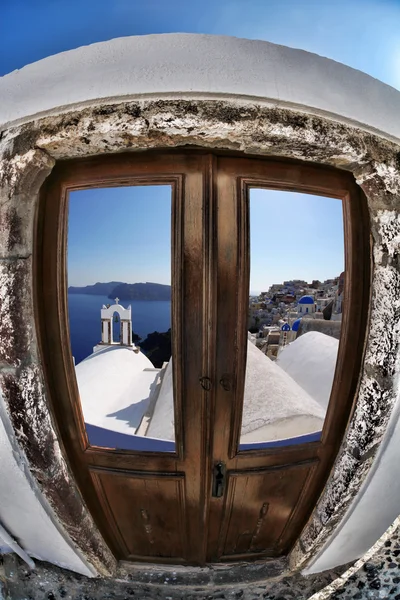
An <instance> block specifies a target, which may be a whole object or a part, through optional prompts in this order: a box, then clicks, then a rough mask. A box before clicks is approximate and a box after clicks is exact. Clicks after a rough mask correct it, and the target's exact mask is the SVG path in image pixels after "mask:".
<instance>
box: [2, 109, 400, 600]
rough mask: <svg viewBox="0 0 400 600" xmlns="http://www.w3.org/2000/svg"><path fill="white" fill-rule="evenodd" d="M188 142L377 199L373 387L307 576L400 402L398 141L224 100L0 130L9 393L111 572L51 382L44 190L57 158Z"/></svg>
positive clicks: (360, 407)
mask: <svg viewBox="0 0 400 600" xmlns="http://www.w3.org/2000/svg"><path fill="white" fill-rule="evenodd" d="M187 145H191V146H198V147H202V148H224V149H228V150H235V151H241V152H243V153H248V154H253V155H263V156H276V157H288V158H294V159H301V160H304V161H312V162H317V163H321V164H325V165H332V166H336V167H341V168H345V169H348V170H350V171H352V172H353V173H354V175H355V177H356V179H357V181H358V183H359V185H360V186H361V187H362V189H363V190H364V192H365V194H366V196H367V198H368V206H369V211H370V219H371V233H372V236H373V245H374V256H373V269H372V276H373V286H372V289H373V292H372V301H371V302H372V304H371V311H372V312H371V328H370V332H369V337H368V343H367V348H366V357H365V363H364V367H363V372H362V381H361V385H360V391H359V396H358V401H357V405H356V409H355V412H354V414H353V417H352V420H351V423H350V425H349V428H348V431H347V435H346V437H345V439H344V441H343V444H342V448H341V451H340V452H339V455H338V457H337V460H336V463H335V466H334V469H333V471H332V473H331V476H330V479H329V480H328V483H327V486H326V489H325V491H324V493H323V495H322V496H321V498H320V501H319V503H318V505H317V507H316V509H315V511H314V513H313V515H312V517H311V519H310V521H309V523H308V525H307V526H306V528H305V529H304V531H303V533H302V535H301V537H300V539H299V541H298V543H297V544H296V546H295V548H294V550H293V551H292V554H291V567H292V569H298V568H301V567H302V566H304V565H305V564H306V562H307V560H308V559H309V557H310V556H313V555H315V554H316V552H317V551H318V550H319V549H320V548H321V547H322V545H323V544H324V542H325V541H326V539H327V538H328V537H329V535H330V533H331V532H332V530H333V529H334V528H335V527H336V526H337V524H338V523H339V522H340V520H341V519H342V517H343V515H344V514H345V512H346V510H347V509H348V507H349V506H350V504H351V502H352V500H353V498H354V496H355V495H356V494H357V492H358V491H359V489H360V486H361V484H362V482H363V481H364V479H365V477H366V475H367V473H368V471H369V469H370V467H371V464H372V463H373V460H374V456H375V453H376V451H377V449H378V447H379V444H380V442H381V440H382V438H383V435H384V433H385V430H386V427H387V424H388V421H389V418H390V415H391V412H392V408H393V406H394V404H395V402H396V396H397V393H398V389H397V387H396V384H395V382H396V376H397V374H398V371H399V321H400V320H399V316H400V315H399V308H400V264H399V253H398V245H399V244H398V243H399V239H400V220H399V216H398V213H397V208H398V206H399V201H400V148H399V147H398V146H396V145H395V144H393V143H391V142H388V141H385V140H382V139H379V138H378V137H375V136H373V135H371V134H369V133H366V132H363V131H361V130H358V129H357V128H355V127H351V126H347V125H343V124H339V123H336V122H333V121H330V120H328V119H326V118H322V117H321V118H320V117H316V116H309V115H307V114H304V113H300V112H296V111H294V110H289V109H280V108H274V107H271V106H267V105H262V104H251V103H244V102H242V103H241V102H228V101H216V100H166V99H165V100H159V101H153V100H142V101H137V102H129V103H119V104H114V105H101V106H97V107H94V108H93V107H91V108H85V109H84V110H81V111H78V112H69V113H67V114H63V115H60V116H52V117H46V118H42V119H40V120H37V121H34V122H32V123H29V124H26V125H23V126H21V127H15V128H11V129H9V130H7V131H4V132H3V133H1V134H0V156H1V159H2V160H1V167H0V169H1V170H0V277H1V279H0V298H1V299H2V302H1V304H0V311H1V314H0V322H1V328H0V352H1V358H0V386H1V390H2V393H3V396H4V399H5V402H6V405H7V407H8V414H9V417H10V419H11V422H12V424H13V426H14V429H15V431H16V433H17V435H18V439H19V443H20V446H21V449H22V450H23V451H24V452H25V455H26V459H27V463H28V466H29V468H30V470H31V473H32V475H33V477H35V479H36V481H37V482H38V485H39V486H40V488H41V490H42V492H43V494H44V496H45V497H46V498H47V500H48V501H49V503H50V505H51V506H52V508H53V510H54V513H55V516H56V517H57V519H58V520H59V522H60V524H61V525H62V526H63V527H64V528H65V530H66V531H67V532H68V534H69V535H70V537H71V538H72V540H73V541H74V543H76V545H77V546H78V547H79V548H80V550H81V551H82V552H83V553H84V555H85V556H86V557H87V559H88V561H89V562H91V564H93V565H94V566H95V567H96V568H97V569H98V570H99V572H102V573H104V572H106V571H107V570H112V569H113V559H112V557H111V555H110V554H109V552H108V550H107V548H106V546H105V545H104V543H103V542H102V540H101V538H100V537H99V536H98V534H97V533H95V532H96V528H95V527H94V526H93V524H92V521H91V517H90V515H89V513H88V512H87V510H86V508H85V506H84V504H83V503H82V500H81V497H80V494H79V491H78V490H77V488H76V486H75V484H74V480H73V478H72V476H71V474H70V473H69V470H68V467H67V465H66V461H65V458H64V455H63V450H62V448H60V446H59V442H58V440H57V434H56V430H55V427H54V423H52V419H51V415H50V412H49V406H48V402H47V399H46V392H45V389H44V386H43V376H42V370H41V365H40V358H39V355H38V352H37V346H36V331H35V324H34V315H33V307H32V283H33V282H32V264H31V261H32V236H33V230H34V220H33V218H34V213H35V207H36V203H37V197H38V191H39V188H40V185H41V183H42V182H43V180H44V179H45V177H46V176H47V175H48V173H49V172H50V170H51V168H52V166H53V164H54V162H55V161H56V160H60V159H65V158H73V157H80V156H89V155H96V154H106V153H115V152H121V151H135V150H144V149H147V148H172V147H177V146H187ZM7 297H10V298H11V301H9V300H6V298H7ZM55 482H56V485H55ZM66 498H67V499H68V501H67V502H66V501H65V499H66ZM186 597H188V596H186ZM243 597H244V596H243Z"/></svg>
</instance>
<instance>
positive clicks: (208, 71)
mask: <svg viewBox="0 0 400 600" xmlns="http://www.w3.org/2000/svg"><path fill="white" fill-rule="evenodd" d="M0 97H1V100H2V101H1V104H0V129H1V128H2V129H6V128H7V126H10V125H17V124H19V123H28V122H29V121H31V120H32V118H33V117H34V116H38V115H43V116H45V115H51V114H60V113H63V112H68V110H72V109H77V108H79V107H83V106H88V105H97V104H104V103H110V102H113V101H116V102H122V101H125V100H127V99H138V98H143V97H154V98H166V97H178V98H200V97H201V98H203V97H204V98H225V99H229V100H231V101H240V102H241V103H245V102H246V101H250V100H251V101H254V99H256V100H257V102H260V103H262V102H264V103H268V104H272V105H275V106H279V107H294V108H296V109H298V110H301V111H303V112H305V113H311V114H321V115H324V116H326V117H328V118H330V119H332V120H334V121H339V122H344V123H350V124H355V125H357V126H358V127H360V128H361V129H364V130H366V131H370V132H372V133H375V134H378V135H380V136H381V137H382V138H386V139H390V140H392V141H395V142H396V143H399V142H400V93H399V92H398V91H397V90H395V89H393V88H391V87H390V86H387V85H385V84H383V83H381V82H379V81H377V80H376V79H373V78H372V77H369V76H368V75H365V74H363V73H361V72H359V71H356V70H354V69H351V68H349V67H346V66H344V65H342V64H339V63H337V62H335V61H331V60H328V59H325V58H322V57H319V56H317V55H315V54H311V53H307V52H303V51H299V50H293V49H290V48H285V47H283V46H277V45H274V44H270V43H267V42H259V41H250V40H239V39H235V38H227V37H214V36H204V35H185V34H177V35H175V34H171V35H160V36H141V37H133V38H121V39H117V40H112V41H110V42H105V43H101V44H94V45H92V46H87V47H84V48H80V49H77V50H74V51H71V52H66V53H62V54H60V55H56V56H53V57H49V58H47V59H44V60H42V61H40V62H38V63H35V64H32V65H29V66H27V67H25V68H23V69H21V70H20V71H15V72H13V73H11V74H9V75H7V76H5V77H3V78H1V79H0ZM2 124H3V125H2ZM399 410H400V403H399V406H397V408H396V409H395V411H394V413H393V416H392V420H391V426H390V427H389V429H388V430H387V432H386V434H385V437H384V440H383V443H382V445H381V447H380V450H379V453H378V456H377V458H376V460H375V462H374V465H373V467H372V469H371V471H370V473H369V475H368V478H367V480H366V481H365V482H364V485H363V487H362V488H361V491H360V492H359V494H358V495H357V497H356V498H355V500H354V501H353V503H352V505H351V507H350V510H349V511H348V514H347V515H346V517H345V519H344V520H343V521H342V523H341V525H340V526H339V527H338V528H337V529H336V530H335V531H334V532H333V534H332V536H331V538H330V539H329V540H328V542H327V543H326V544H325V547H324V548H323V549H322V551H320V553H319V554H318V556H316V557H315V559H314V561H313V563H312V565H311V566H309V567H308V572H318V571H321V570H324V569H328V568H331V567H334V566H336V565H338V564H343V563H345V562H347V561H350V560H352V559H355V558H357V557H358V556H360V555H362V554H363V553H364V552H365V551H366V550H368V548H369V547H370V546H371V545H372V544H373V543H374V542H375V541H376V539H377V538H378V537H379V536H380V535H381V534H382V533H383V532H384V530H385V529H386V528H387V527H388V526H389V525H390V524H391V522H392V521H393V520H394V519H395V517H397V515H398V513H399V507H400V477H398V463H399V448H400V425H399V420H398V416H399ZM0 458H1V460H0V465H1V466H0V469H1V470H0V477H1V481H7V482H8V484H7V486H6V487H7V489H6V490H3V492H0V494H1V493H3V494H7V497H4V498H3V497H1V496H0V504H1V508H0V517H1V518H2V520H3V524H4V525H5V526H6V527H7V528H8V529H9V531H10V533H13V535H15V536H16V537H17V538H18V539H19V540H20V542H21V544H23V545H24V546H25V549H26V550H27V551H28V552H31V553H32V554H33V555H35V556H40V557H41V558H44V559H46V560H51V561H52V562H58V563H59V564H63V565H65V566H67V567H68V568H71V569H75V570H77V571H79V572H84V568H87V567H86V566H85V565H84V563H83V562H82V561H81V560H80V559H79V558H78V556H77V554H76V553H74V551H73V550H72V549H71V547H70V546H69V545H68V544H67V543H66V542H65V541H64V540H63V538H62V535H61V533H60V531H59V530H58V529H57V528H56V526H55V524H54V523H53V522H52V519H51V518H50V517H49V516H48V515H47V514H46V511H44V509H43V507H42V504H41V501H40V499H39V498H38V497H37V492H36V491H34V490H33V489H32V488H31V487H30V483H29V481H28V479H27V478H26V477H25V475H24V470H23V469H22V468H21V465H20V464H19V460H20V459H19V458H17V457H16V456H15V453H14V451H13V449H12V446H11V444H10V442H9V440H8V436H7V433H6V432H5V430H4V429H2V428H1V427H0ZM10 494H12V497H13V498H14V497H19V498H24V502H21V504H18V503H15V502H14V500H13V499H12V497H11V496H10ZM17 508H18V510H17ZM24 515H25V516H24ZM25 517H26V518H25Z"/></svg>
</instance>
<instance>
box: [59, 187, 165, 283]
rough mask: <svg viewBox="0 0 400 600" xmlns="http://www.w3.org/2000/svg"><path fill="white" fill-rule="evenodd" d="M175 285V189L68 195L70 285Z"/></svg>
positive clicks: (144, 188)
mask: <svg viewBox="0 0 400 600" xmlns="http://www.w3.org/2000/svg"><path fill="white" fill-rule="evenodd" d="M97 281H101V282H106V281H123V282H126V283H137V282H141V281H151V282H153V283H165V284H170V283H171V187H170V186H166V185H163V186H161V185H160V186H137V187H136V186H132V187H125V188H123V187H122V188H121V187H120V188H99V189H92V190H80V191H76V192H71V193H70V195H69V222H68V285H77V286H84V285H91V284H93V283H96V282H97Z"/></svg>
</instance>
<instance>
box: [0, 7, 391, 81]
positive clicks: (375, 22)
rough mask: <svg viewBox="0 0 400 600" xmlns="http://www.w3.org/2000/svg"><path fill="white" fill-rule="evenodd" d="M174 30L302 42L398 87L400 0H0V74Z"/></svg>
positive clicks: (298, 44) (299, 45)
mask: <svg viewBox="0 0 400 600" xmlns="http://www.w3.org/2000/svg"><path fill="white" fill-rule="evenodd" d="M177 31H182V32H191V33H210V34H219V35H234V36H239V37H247V38H252V39H263V40H268V41H271V42H275V43H278V44H284V45H287V46H291V47H294V48H302V49H303V50H309V51H310V52H316V53H317V54H320V55H322V56H327V57H329V58H333V59H334V60H337V61H340V62H343V63H345V64H347V65H350V66H352V67H354V68H356V69H361V70H363V71H365V72H366V73H369V74H370V75H372V76H373V77H377V78H378V79H381V80H382V81H385V82H386V83H389V84H390V85H393V86H395V87H397V88H398V89H400V0H218V1H216V0H202V2H192V1H190V0H83V1H82V0H79V1H78V0H68V1H67V0H0V75H4V74H5V73H9V72H10V71H12V70H14V69H18V68H21V67H22V66H24V65H26V64H28V63H31V62H34V61H36V60H39V59H41V58H44V57H45V56H49V55H51V54H56V53H57V52H62V51H64V50H70V49H72V48H77V47H78V46H83V45H85V44H91V43H94V42H98V41H104V40H109V39H112V38H114V37H119V36H126V35H141V34H146V33H169V32H177Z"/></svg>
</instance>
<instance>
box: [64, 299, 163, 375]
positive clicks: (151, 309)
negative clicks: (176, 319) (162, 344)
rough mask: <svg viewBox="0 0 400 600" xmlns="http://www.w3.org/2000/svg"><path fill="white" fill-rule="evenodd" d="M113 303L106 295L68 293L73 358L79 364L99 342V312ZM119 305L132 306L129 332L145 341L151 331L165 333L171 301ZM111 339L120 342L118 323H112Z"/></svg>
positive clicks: (134, 301)
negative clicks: (105, 305) (104, 306)
mask: <svg viewBox="0 0 400 600" xmlns="http://www.w3.org/2000/svg"><path fill="white" fill-rule="evenodd" d="M108 303H113V301H112V300H110V299H109V298H107V296H92V295H90V294H68V307H69V328H70V335H71V346H72V356H74V358H75V364H78V363H79V362H81V360H83V359H84V358H86V357H87V356H89V354H91V353H92V352H93V346H95V345H96V344H98V343H99V342H100V341H101V318H100V309H101V307H102V306H103V304H108ZM121 304H122V306H124V307H125V308H127V307H128V306H129V304H130V305H131V306H132V329H133V331H134V332H135V333H137V334H138V335H140V337H141V338H143V339H145V337H147V334H149V333H152V332H153V331H159V332H162V331H167V330H168V329H169V328H170V327H171V302H170V301H164V300H160V301H151V300H150V301H149V300H125V301H123V300H121ZM113 337H114V340H118V339H119V323H114V333H113Z"/></svg>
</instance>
